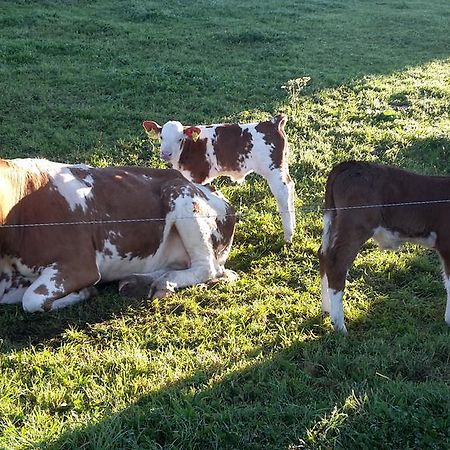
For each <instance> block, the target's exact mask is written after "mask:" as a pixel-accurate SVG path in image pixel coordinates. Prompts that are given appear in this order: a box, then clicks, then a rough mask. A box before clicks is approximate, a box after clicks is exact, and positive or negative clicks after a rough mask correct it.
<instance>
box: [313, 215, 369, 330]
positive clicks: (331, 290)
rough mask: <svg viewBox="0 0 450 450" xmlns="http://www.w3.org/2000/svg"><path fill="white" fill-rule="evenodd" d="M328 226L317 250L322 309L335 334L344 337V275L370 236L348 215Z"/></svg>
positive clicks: (338, 218)
mask: <svg viewBox="0 0 450 450" xmlns="http://www.w3.org/2000/svg"><path fill="white" fill-rule="evenodd" d="M329 226H330V229H329V230H327V229H324V240H323V243H322V247H321V249H320V250H319V261H320V271H321V277H322V308H323V309H324V311H327V312H329V313H330V318H331V322H332V323H333V328H334V330H335V331H340V332H342V333H347V328H346V326H345V323H344V307H343V303H342V298H343V295H344V289H345V282H346V278H347V271H348V269H349V268H350V266H351V264H352V262H353V260H354V259H355V257H356V255H357V254H358V252H359V250H360V249H361V247H362V245H363V244H364V242H366V241H367V240H368V239H369V238H370V237H371V234H372V233H371V232H370V231H369V230H368V229H365V228H363V227H360V226H357V225H356V224H355V223H354V221H353V220H351V216H349V215H348V214H345V215H344V217H339V216H338V217H337V218H335V219H333V220H332V222H331V223H330V224H329ZM327 236H328V238H329V237H330V236H332V240H331V239H328V240H327Z"/></svg>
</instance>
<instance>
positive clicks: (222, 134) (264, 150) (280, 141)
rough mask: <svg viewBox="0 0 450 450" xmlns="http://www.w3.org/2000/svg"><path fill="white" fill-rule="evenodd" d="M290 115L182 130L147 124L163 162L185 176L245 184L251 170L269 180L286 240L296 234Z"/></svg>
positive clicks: (171, 124)
mask: <svg viewBox="0 0 450 450" xmlns="http://www.w3.org/2000/svg"><path fill="white" fill-rule="evenodd" d="M286 120H287V118H286V116H285V115H284V114H279V115H276V116H275V117H273V118H272V119H270V120H267V121H264V122H257V123H248V124H222V125H199V126H188V127H185V126H183V125H182V124H181V123H180V122H175V121H170V122H167V123H165V124H164V126H162V127H161V126H159V125H158V124H157V123H156V122H153V121H145V122H143V124H142V125H143V127H144V129H145V131H146V132H147V133H148V134H149V135H151V134H153V135H155V136H159V137H160V139H161V151H160V155H161V158H162V159H164V160H165V161H168V162H170V163H171V164H172V167H173V168H174V169H177V170H179V171H180V172H181V173H182V174H183V175H184V176H185V177H186V178H188V179H189V180H192V181H194V182H196V183H202V184H203V183H209V182H210V181H212V180H213V179H215V178H217V177H218V176H221V175H224V176H228V177H230V178H231V179H233V180H235V181H243V180H244V178H245V176H246V175H248V174H249V173H251V172H256V173H257V174H259V175H261V176H262V177H264V178H265V179H266V180H267V182H268V184H269V187H270V189H271V191H272V194H273V195H274V197H275V199H276V201H277V205H278V211H279V213H280V215H281V219H282V222H283V230H284V239H285V240H286V241H287V242H290V241H291V240H292V236H293V234H294V230H295V210H294V196H295V186H294V182H293V181H292V179H291V177H290V175H289V169H288V145H287V139H286V133H285V131H284V126H285V124H286Z"/></svg>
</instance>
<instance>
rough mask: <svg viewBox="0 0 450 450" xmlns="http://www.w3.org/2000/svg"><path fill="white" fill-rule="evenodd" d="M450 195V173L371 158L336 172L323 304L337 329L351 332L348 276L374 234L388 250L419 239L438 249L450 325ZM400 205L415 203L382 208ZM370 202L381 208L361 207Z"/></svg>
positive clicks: (324, 248)
mask: <svg viewBox="0 0 450 450" xmlns="http://www.w3.org/2000/svg"><path fill="white" fill-rule="evenodd" d="M449 199H450V177H431V176H424V175H418V174H416V173H412V172H408V171H406V170H403V169H400V168H396V167H390V166H382V165H376V164H372V163H367V162H344V163H342V164H340V165H338V166H336V167H335V168H334V169H333V170H332V171H331V172H330V174H329V176H328V180H327V185H326V193H325V210H326V209H330V211H325V214H324V230H323V238H322V245H321V248H320V250H319V259H320V274H321V279H322V308H323V310H324V311H325V312H327V313H329V314H330V316H331V321H332V323H333V326H334V329H335V330H337V331H341V332H344V333H346V331H347V330H346V327H345V324H344V310H343V304H342V297H343V293H344V287H345V281H346V275H347V271H348V270H349V268H350V266H351V264H352V262H353V260H354V259H355V257H356V255H357V254H358V252H359V250H360V249H361V246H362V245H363V244H364V243H365V242H366V241H367V240H368V239H369V238H373V239H374V240H375V241H376V242H377V243H378V245H379V246H380V247H381V248H382V249H397V248H398V247H399V246H400V245H401V244H402V243H404V242H414V243H417V244H421V245H424V246H426V247H429V248H433V249H435V250H436V251H437V253H438V254H439V256H440V258H441V261H442V265H443V269H444V284H445V288H446V290H447V307H446V310H445V321H446V322H447V324H448V325H450V226H449V225H450V202H446V201H445V200H449ZM441 200H443V201H442V202H441ZM421 202H423V203H421ZM397 203H402V204H405V203H406V204H407V203H412V204H409V205H404V206H399V205H398V206H377V205H394V204H397ZM414 203H416V204H414ZM417 203H420V204H417ZM366 205H375V207H370V208H359V207H360V206H366ZM340 208H343V209H340ZM345 208H349V209H345Z"/></svg>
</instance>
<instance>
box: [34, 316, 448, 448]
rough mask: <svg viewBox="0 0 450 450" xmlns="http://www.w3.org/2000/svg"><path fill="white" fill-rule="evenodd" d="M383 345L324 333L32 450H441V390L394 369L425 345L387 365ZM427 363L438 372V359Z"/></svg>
mask: <svg viewBox="0 0 450 450" xmlns="http://www.w3.org/2000/svg"><path fill="white" fill-rule="evenodd" d="M318 320H319V318H316V319H312V320H308V321H306V322H305V323H304V330H305V331H307V330H308V329H309V330H314V331H317V321H318ZM352 332H353V333H354V330H352ZM355 335H356V333H355ZM421 338H422V339H423V340H426V337H425V336H421ZM380 343H382V340H380V341H377V342H373V341H370V342H369V343H365V342H364V341H361V342H358V340H357V337H356V336H355V337H347V338H345V337H342V336H339V335H333V334H322V336H321V337H320V338H318V339H316V340H314V339H311V340H309V341H308V340H307V341H305V342H298V343H296V344H294V345H292V346H291V347H289V348H287V349H283V350H281V351H280V352H279V353H277V354H276V355H275V356H273V357H270V358H269V359H265V360H264V362H262V363H261V362H257V363H256V364H253V365H250V366H249V367H246V368H245V369H242V370H238V371H235V372H232V373H228V371H227V368H226V367H221V368H217V367H215V368H210V369H208V368H206V369H203V370H199V371H197V372H195V373H194V374H193V375H192V376H189V377H187V378H185V379H182V380H180V381H179V382H177V383H174V384H172V385H169V386H166V387H165V388H163V389H161V390H160V391H158V392H156V393H154V394H151V395H145V396H143V397H142V398H140V399H139V401H137V402H136V403H134V404H133V405H130V406H129V407H127V408H126V409H125V410H123V411H121V412H120V413H117V414H112V415H110V416H108V417H105V419H104V420H101V421H100V422H98V423H96V424H92V425H88V426H83V427H81V428H79V429H76V430H73V431H68V432H66V433H64V434H63V435H62V436H60V437H59V438H58V439H57V440H56V441H54V442H40V443H36V444H35V445H33V446H32V447H30V448H40V449H58V450H62V449H80V448H83V449H92V450H94V449H95V450H101V449H162V448H167V449H169V448H170V449H207V448H208V449H209V448H217V449H237V448H245V449H286V450H288V449H291V450H292V449H302V448H307V449H311V448H436V445H437V446H441V445H442V447H440V448H444V447H445V446H446V443H447V444H448V443H449V439H450V434H449V430H448V427H447V425H448V424H446V423H447V422H446V420H447V414H448V408H449V407H450V391H449V389H448V386H447V387H445V386H442V385H441V386H439V384H438V383H436V384H433V383H420V384H419V385H418V384H417V380H409V379H408V378H407V377H406V378H405V375H404V373H405V372H402V371H401V369H399V366H400V365H401V363H399V360H401V361H402V363H404V364H406V365H407V358H411V357H413V356H416V355H419V356H420V355H421V353H420V352H421V347H422V345H423V342H422V341H420V342H419V343H417V342H416V344H415V346H416V347H415V349H414V344H412V343H409V344H405V343H404V345H405V347H406V349H403V351H399V354H397V355H396V356H395V357H393V355H392V354H389V353H386V355H384V356H383V360H384V362H383V361H380V357H379V355H377V352H379V351H380V350H381V351H383V347H381V348H379V347H378V344H380ZM383 345H384V346H385V347H386V350H392V348H389V345H386V344H383ZM417 346H418V347H419V349H417ZM257 351H258V350H257ZM371 353H372V354H373V356H374V358H373V360H369V361H368V362H367V363H365V365H364V366H361V365H360V364H359V362H360V361H361V360H362V359H366V358H367V357H368V356H370V354H371ZM403 360H404V361H403ZM423 362H424V361H421V362H420V363H423ZM427 362H428V363H430V362H431V363H434V364H439V365H440V367H441V370H445V369H444V368H443V366H444V362H443V361H439V360H437V359H433V357H429V359H428V361H427ZM404 370H406V369H404ZM218 378H219V381H218V382H212V381H211V380H213V379H218ZM418 386H420V389H418Z"/></svg>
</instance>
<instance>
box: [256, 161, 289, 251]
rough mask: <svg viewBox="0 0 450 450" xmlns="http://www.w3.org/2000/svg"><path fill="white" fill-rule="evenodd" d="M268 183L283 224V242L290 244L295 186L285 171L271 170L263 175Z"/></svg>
mask: <svg viewBox="0 0 450 450" xmlns="http://www.w3.org/2000/svg"><path fill="white" fill-rule="evenodd" d="M263 176H264V177H265V178H266V179H267V182H268V183H269V187H270V190H271V191H272V194H273V196H274V197H275V200H276V201H277V206H278V212H279V213H280V216H281V221H282V223H283V231H284V240H285V241H286V242H291V241H292V237H293V236H294V232H295V224H296V221H295V204H294V200H295V185H294V182H293V181H292V178H291V177H290V175H289V173H288V172H287V171H283V170H282V169H273V171H272V172H270V173H268V174H263Z"/></svg>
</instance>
